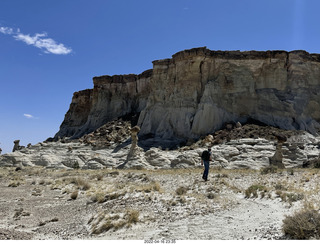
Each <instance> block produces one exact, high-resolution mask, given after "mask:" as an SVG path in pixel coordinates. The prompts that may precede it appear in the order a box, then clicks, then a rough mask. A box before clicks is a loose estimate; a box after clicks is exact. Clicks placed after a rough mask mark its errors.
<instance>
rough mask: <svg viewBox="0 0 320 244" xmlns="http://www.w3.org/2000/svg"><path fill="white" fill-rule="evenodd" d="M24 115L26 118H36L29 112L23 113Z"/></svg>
mask: <svg viewBox="0 0 320 244" xmlns="http://www.w3.org/2000/svg"><path fill="white" fill-rule="evenodd" d="M23 116H24V117H26V118H27V119H38V118H37V117H34V116H33V115H31V114H23Z"/></svg>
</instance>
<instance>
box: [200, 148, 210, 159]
mask: <svg viewBox="0 0 320 244" xmlns="http://www.w3.org/2000/svg"><path fill="white" fill-rule="evenodd" d="M201 159H202V160H204V161H209V160H210V153H209V151H208V150H205V151H203V152H202V155H201Z"/></svg>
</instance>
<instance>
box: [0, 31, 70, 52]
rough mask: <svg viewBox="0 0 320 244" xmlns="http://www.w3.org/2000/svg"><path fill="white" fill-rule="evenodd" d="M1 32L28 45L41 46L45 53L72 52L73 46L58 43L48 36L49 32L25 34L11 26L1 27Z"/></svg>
mask: <svg viewBox="0 0 320 244" xmlns="http://www.w3.org/2000/svg"><path fill="white" fill-rule="evenodd" d="M0 32H1V33H3V34H6V35H12V36H13V38H14V39H16V40H18V41H22V42H24V43H26V44H28V45H32V46H34V47H37V48H40V49H41V50H43V51H44V52H45V53H52V54H58V55H59V54H69V53H71V52H72V49H71V48H68V47H66V46H64V44H62V43H57V42H56V41H55V40H53V39H51V38H47V36H48V35H47V33H41V34H40V33H36V34H35V35H33V36H31V35H29V34H23V33H21V32H20V29H17V31H14V30H13V29H12V28H9V27H3V26H1V27H0Z"/></svg>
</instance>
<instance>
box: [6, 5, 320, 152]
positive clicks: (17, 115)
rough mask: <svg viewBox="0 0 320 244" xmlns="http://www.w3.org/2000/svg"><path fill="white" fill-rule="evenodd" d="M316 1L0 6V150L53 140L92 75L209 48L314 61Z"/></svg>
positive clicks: (137, 69) (134, 69)
mask: <svg viewBox="0 0 320 244" xmlns="http://www.w3.org/2000/svg"><path fill="white" fill-rule="evenodd" d="M319 9H320V1H319V0H304V1H303V0H161V1H159V0H157V1H156V0H134V1H133V0H131V1H129V0H86V1H85V0H45V1H44V0H28V1H26V0H1V1H0V82H1V83H0V84H1V88H0V104H1V107H0V109H1V111H0V147H1V148H2V149H3V153H5V152H10V151H11V150H12V148H13V141H14V140H15V139H20V140H21V143H20V144H21V145H27V144H28V143H32V144H36V143H38V142H40V141H44V140H45V139H47V138H48V137H52V136H54V134H55V133H56V132H57V131H58V130H59V126H60V124H61V123H62V121H63V119H64V115H65V113H66V112H67V110H68V108H69V105H70V102H71V98H72V94H73V92H75V91H79V90H83V89H87V88H92V87H93V83H92V77H94V76H100V75H114V74H129V73H135V74H139V73H141V72H143V71H144V70H147V69H150V68H152V61H153V60H157V59H163V58H170V57H171V55H173V54H174V53H176V52H178V51H181V50H184V49H189V48H194V47H202V46H207V47H208V48H209V49H211V50H243V51H244V50H286V51H291V50H297V49H303V50H306V51H308V52H311V53H320V45H319V44H320V25H319V22H320V19H319Z"/></svg>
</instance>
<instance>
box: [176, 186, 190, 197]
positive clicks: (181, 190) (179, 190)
mask: <svg viewBox="0 0 320 244" xmlns="http://www.w3.org/2000/svg"><path fill="white" fill-rule="evenodd" d="M187 191H188V189H187V188H186V187H184V186H180V187H179V188H177V190H176V194H177V195H183V194H186V193H187Z"/></svg>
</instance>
